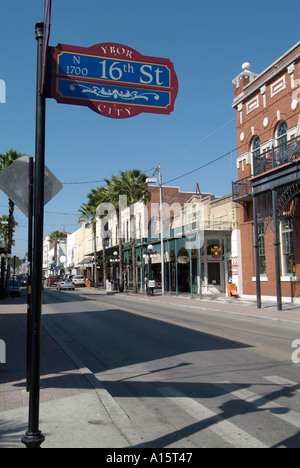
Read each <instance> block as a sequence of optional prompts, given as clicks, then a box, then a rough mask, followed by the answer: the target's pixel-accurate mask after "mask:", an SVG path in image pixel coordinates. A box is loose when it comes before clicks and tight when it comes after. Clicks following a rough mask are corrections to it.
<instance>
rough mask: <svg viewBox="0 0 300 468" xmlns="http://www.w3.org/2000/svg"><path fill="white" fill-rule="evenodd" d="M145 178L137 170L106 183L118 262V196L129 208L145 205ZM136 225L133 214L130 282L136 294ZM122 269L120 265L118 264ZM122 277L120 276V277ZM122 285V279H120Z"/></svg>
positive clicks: (147, 198) (147, 191) (120, 246)
mask: <svg viewBox="0 0 300 468" xmlns="http://www.w3.org/2000/svg"><path fill="white" fill-rule="evenodd" d="M146 179H147V176H146V174H144V173H142V171H140V170H139V169H134V170H130V171H125V172H120V175H119V176H113V177H112V178H111V180H110V181H106V182H107V184H108V192H109V198H110V200H109V201H110V202H111V203H112V204H113V205H114V206H115V208H116V211H117V218H118V219H117V222H118V237H119V251H120V262H121V258H122V255H121V252H122V236H121V232H120V231H121V229H120V224H121V215H122V214H121V213H120V201H119V197H120V195H125V196H126V197H127V204H128V205H129V206H131V205H133V204H135V203H137V202H139V201H142V202H143V203H145V204H146V203H147V202H149V201H150V200H151V193H150V192H149V190H148V186H147V183H146ZM135 238H136V223H135V216H134V213H131V215H130V242H131V248H132V281H133V292H134V293H137V281H136V243H135ZM120 268H122V263H121V264H120ZM120 276H121V277H122V275H120ZM121 281H122V284H123V277H122V279H121Z"/></svg>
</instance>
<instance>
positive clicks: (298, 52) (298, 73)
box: [233, 42, 300, 310]
mask: <svg viewBox="0 0 300 468" xmlns="http://www.w3.org/2000/svg"><path fill="white" fill-rule="evenodd" d="M233 85H234V101H233V108H234V109H236V128H237V144H238V155H237V169H238V181H237V182H234V183H233V200H234V201H235V202H237V203H239V204H240V229H241V258H240V259H239V266H238V267H239V269H240V271H241V272H242V277H243V290H242V291H241V292H242V293H243V295H244V296H256V297H257V305H258V307H261V298H267V297H268V298H270V297H271V298H277V306H278V309H279V310H280V309H281V304H282V301H283V300H284V301H297V300H300V299H299V298H300V284H299V280H300V221H299V219H300V42H298V43H297V44H295V45H294V46H293V47H292V48H291V49H290V50H288V51H287V52H286V53H285V54H284V55H283V56H281V57H280V58H278V59H277V60H276V61H275V62H274V63H273V64H271V65H270V66H269V67H268V68H267V69H266V70H264V71H263V72H262V73H260V74H256V73H253V72H252V71H251V70H250V64H249V63H244V64H243V66H242V72H241V73H240V74H239V75H238V76H237V77H236V78H235V79H234V80H233Z"/></svg>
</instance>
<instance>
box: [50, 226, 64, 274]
mask: <svg viewBox="0 0 300 468" xmlns="http://www.w3.org/2000/svg"><path fill="white" fill-rule="evenodd" d="M65 238H66V235H65V234H64V233H63V232H61V231H53V232H52V233H51V234H50V235H49V242H50V244H54V263H55V266H56V267H57V264H58V258H57V257H58V253H57V248H58V245H59V243H60V242H61V241H62V240H64V239H65Z"/></svg>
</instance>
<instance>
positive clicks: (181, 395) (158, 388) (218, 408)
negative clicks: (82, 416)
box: [43, 289, 300, 448]
mask: <svg viewBox="0 0 300 468" xmlns="http://www.w3.org/2000/svg"><path fill="white" fill-rule="evenodd" d="M43 325H44V326H45V328H46V329H47V331H48V332H50V334H51V335H52V336H53V337H54V338H55V339H56V341H57V342H58V343H59V344H60V345H61V346H62V347H63V349H64V350H65V352H67V353H68V354H69V355H70V356H71V357H72V359H73V361H74V363H75V364H76V365H77V366H78V367H79V368H82V369H83V371H84V372H86V373H88V374H89V375H90V376H91V377H92V378H93V381H94V382H95V386H97V385H99V389H105V393H103V397H104V398H107V395H109V398H108V400H109V401H108V402H107V405H108V408H110V412H111V414H110V416H111V417H112V419H113V420H114V421H115V423H116V424H117V425H118V426H119V427H120V429H121V431H122V432H123V433H124V435H125V436H126V438H127V440H128V441H129V442H130V444H131V445H132V446H134V447H155V448H159V447H181V448H191V447H192V448H195V447H211V448H225V447H251V448H260V447H261V448H269V447H299V446H300V384H299V382H300V380H299V377H300V364H294V363H293V362H292V360H291V354H292V352H293V349H292V342H293V341H294V340H295V339H300V326H299V325H296V324H294V323H289V322H283V321H273V320H269V319H263V318H254V317H248V316H240V315H235V314H229V313H225V312H223V311H222V310H221V307H220V306H218V305H217V304H216V309H215V310H207V309H193V308H190V307H181V306H180V307H179V306H176V307H174V306H171V305H167V304H162V303H159V302H155V303H154V302H153V301H151V299H144V298H143V299H141V298H137V299H136V298H132V297H126V296H123V295H122V296H117V295H116V296H106V295H104V294H99V295H85V293H84V291H82V290H81V291H78V290H76V291H75V292H58V291H56V290H54V289H52V290H49V289H46V290H45V291H44V307H43ZM107 392H108V393H107ZM96 423H97V421H95V424H96Z"/></svg>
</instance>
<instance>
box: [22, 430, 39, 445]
mask: <svg viewBox="0 0 300 468" xmlns="http://www.w3.org/2000/svg"><path fill="white" fill-rule="evenodd" d="M44 440H45V436H44V435H43V434H42V433H41V431H38V432H26V434H25V436H24V437H22V442H23V444H24V445H26V448H41V445H42V443H43V442H44Z"/></svg>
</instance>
